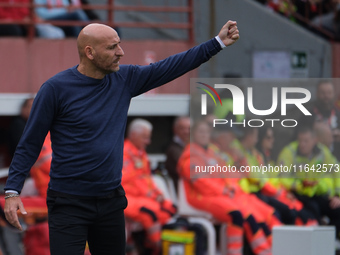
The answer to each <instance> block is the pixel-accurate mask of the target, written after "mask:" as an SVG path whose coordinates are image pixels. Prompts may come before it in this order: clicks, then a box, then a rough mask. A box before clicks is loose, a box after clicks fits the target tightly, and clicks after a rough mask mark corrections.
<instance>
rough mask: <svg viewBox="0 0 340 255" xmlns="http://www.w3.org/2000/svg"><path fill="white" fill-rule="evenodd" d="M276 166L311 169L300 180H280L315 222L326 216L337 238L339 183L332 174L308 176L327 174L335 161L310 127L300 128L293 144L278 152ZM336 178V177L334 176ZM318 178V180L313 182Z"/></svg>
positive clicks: (336, 162) (339, 204) (338, 226)
mask: <svg viewBox="0 0 340 255" xmlns="http://www.w3.org/2000/svg"><path fill="white" fill-rule="evenodd" d="M278 164H279V165H283V166H289V165H295V166H303V167H308V168H309V169H314V171H311V172H310V173H309V174H308V175H306V174H305V175H301V176H299V175H298V174H299V172H297V175H298V177H301V178H294V176H292V177H291V178H284V179H282V184H283V185H284V186H285V187H286V188H287V189H289V190H290V191H292V192H293V193H294V195H295V196H296V197H297V198H298V199H299V200H300V201H301V202H302V203H303V204H304V207H305V208H306V209H308V210H309V211H310V212H312V213H313V214H314V216H315V218H316V219H317V220H318V221H319V222H320V223H321V218H322V217H323V216H325V215H326V216H327V217H329V219H330V222H329V224H330V225H334V226H336V233H337V234H336V235H337V238H339V237H340V235H339V234H340V200H339V197H338V195H339V191H340V190H339V179H338V178H334V176H333V175H332V174H330V175H324V178H322V177H320V174H321V173H316V174H319V176H316V175H312V173H314V172H315V171H317V170H318V168H319V167H320V169H321V168H322V173H325V172H324V171H325V170H326V172H328V173H334V169H333V172H331V171H330V170H331V169H330V167H331V166H335V167H336V165H337V164H338V161H337V160H336V159H335V157H334V156H333V155H332V153H331V152H330V151H329V149H328V148H327V147H326V146H325V145H323V144H321V143H318V141H317V138H316V135H315V132H314V130H313V128H312V127H303V128H300V129H299V131H298V136H297V140H296V141H294V142H292V143H290V144H289V145H287V146H286V147H285V148H283V150H282V151H281V153H280V155H279V158H278ZM336 174H337V173H336ZM317 177H319V178H317Z"/></svg>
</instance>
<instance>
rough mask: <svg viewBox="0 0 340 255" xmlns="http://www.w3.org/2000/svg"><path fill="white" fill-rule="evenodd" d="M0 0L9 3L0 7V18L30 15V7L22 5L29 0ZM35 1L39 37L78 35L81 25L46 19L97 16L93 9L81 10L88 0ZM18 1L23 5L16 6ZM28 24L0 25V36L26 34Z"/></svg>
mask: <svg viewBox="0 0 340 255" xmlns="http://www.w3.org/2000/svg"><path fill="white" fill-rule="evenodd" d="M0 3H6V4H9V6H6V7H5V6H2V7H0V20H3V21H9V22H16V21H17V22H23V21H29V19H30V8H29V7H28V6H24V5H25V4H26V5H27V4H29V3H30V1H29V0H1V1H0ZM34 3H35V4H36V5H40V6H39V7H37V8H35V13H34V18H35V20H37V21H42V22H44V23H38V24H36V25H35V32H36V35H37V36H38V37H40V38H48V39H63V38H65V37H77V36H78V34H79V32H80V30H81V28H82V27H80V26H54V25H51V24H49V21H52V20H53V21H89V20H99V17H98V16H97V14H96V13H95V12H93V11H92V10H83V9H82V8H81V5H87V4H88V2H87V0H82V1H80V0H35V1H34ZM16 4H19V5H20V4H21V5H22V6H19V7H18V6H15V5H16ZM26 35H27V26H26V25H23V24H22V25H20V24H2V25H0V36H26Z"/></svg>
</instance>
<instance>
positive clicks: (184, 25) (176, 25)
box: [0, 0, 194, 43]
mask: <svg viewBox="0 0 340 255" xmlns="http://www.w3.org/2000/svg"><path fill="white" fill-rule="evenodd" d="M2 7H11V8H28V9H29V17H28V19H25V20H1V19H0V24H18V25H25V26H27V31H28V33H27V38H28V39H29V40H32V39H33V38H34V36H35V24H47V23H48V24H52V25H55V26H85V25H88V24H90V23H93V22H96V21H95V20H91V21H66V20H65V21H64V20H63V21H61V20H46V21H44V20H41V19H37V17H36V14H35V8H38V7H48V6H47V5H38V4H35V3H34V0H30V1H29V3H0V8H2ZM54 7H56V8H57V7H64V8H65V6H58V5H56V6H54ZM67 8H68V9H69V10H70V11H72V10H75V9H79V8H81V9H83V10H105V11H107V20H105V21H103V20H98V21H97V22H100V23H102V24H106V25H108V26H111V27H122V28H124V27H129V28H162V29H183V30H186V31H187V33H188V36H187V38H188V41H189V42H191V43H192V42H193V41H194V26H193V22H194V19H193V0H188V1H187V4H186V6H146V5H139V6H136V5H134V6H131V5H116V4H115V1H114V0H107V3H106V4H86V5H84V4H81V5H80V6H72V5H70V6H68V7H67ZM118 11H120V12H130V11H134V12H151V13H160V12H162V13H185V14H187V21H186V22H172V21H171V22H168V21H167V22H140V21H138V22H119V21H115V20H114V18H115V12H118Z"/></svg>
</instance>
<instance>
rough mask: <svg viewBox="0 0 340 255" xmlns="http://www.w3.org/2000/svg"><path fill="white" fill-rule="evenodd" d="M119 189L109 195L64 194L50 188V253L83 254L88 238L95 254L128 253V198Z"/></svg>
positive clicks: (48, 196)
mask: <svg viewBox="0 0 340 255" xmlns="http://www.w3.org/2000/svg"><path fill="white" fill-rule="evenodd" d="M119 188H121V190H122V191H121V190H118V191H117V192H116V193H117V194H116V195H113V196H110V197H106V198H79V197H75V196H69V195H65V196H64V195H62V194H61V193H57V192H54V191H50V190H49V192H48V194H47V206H48V215H49V216H48V223H49V235H50V250H51V255H84V250H85V245H86V241H88V244H89V248H90V252H91V254H92V255H113V254H114V255H116V254H117V255H123V254H125V240H126V238H125V219H124V209H125V208H126V206H127V199H126V197H125V195H124V190H123V188H122V187H119ZM119 188H117V189H119Z"/></svg>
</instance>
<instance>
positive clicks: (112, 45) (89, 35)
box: [77, 23, 124, 79]
mask: <svg viewBox="0 0 340 255" xmlns="http://www.w3.org/2000/svg"><path fill="white" fill-rule="evenodd" d="M77 46H78V53H79V58H80V63H79V66H78V71H79V72H80V73H82V74H84V75H86V76H89V77H92V78H95V79H102V78H104V76H105V75H107V74H110V73H112V72H117V71H118V70H119V60H120V58H121V57H123V56H124V51H123V49H122V48H121V47H120V38H119V36H118V33H117V32H116V30H114V29H113V28H111V27H109V26H106V25H103V24H97V23H94V24H90V25H87V26H86V27H84V28H83V30H82V31H81V32H80V33H79V36H78V39H77Z"/></svg>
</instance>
